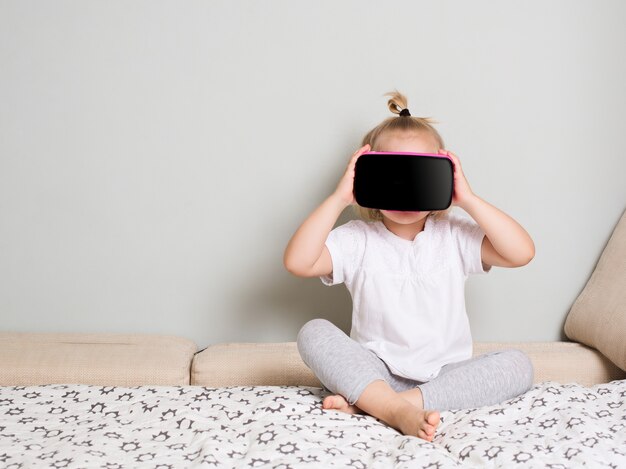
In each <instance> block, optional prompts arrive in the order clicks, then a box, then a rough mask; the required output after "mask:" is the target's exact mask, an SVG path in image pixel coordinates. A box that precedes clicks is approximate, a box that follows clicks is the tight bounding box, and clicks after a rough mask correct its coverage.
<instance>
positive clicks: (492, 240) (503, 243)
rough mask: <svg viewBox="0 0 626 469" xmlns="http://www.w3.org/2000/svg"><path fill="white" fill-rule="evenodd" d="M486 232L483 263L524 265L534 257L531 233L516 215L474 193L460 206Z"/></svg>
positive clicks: (506, 265) (482, 252)
mask: <svg viewBox="0 0 626 469" xmlns="http://www.w3.org/2000/svg"><path fill="white" fill-rule="evenodd" d="M461 208H462V209H463V210H465V211H466V212H467V213H469V214H470V216H471V217H472V218H473V219H474V220H476V223H478V224H479V225H480V227H481V228H482V229H483V231H484V232H485V238H484V239H483V244H482V247H481V257H482V261H483V263H484V264H488V265H496V266H499V267H521V266H523V265H526V264H528V263H529V262H530V261H531V260H532V258H533V257H535V244H534V243H533V240H532V239H531V237H530V235H529V234H528V233H527V232H526V230H525V229H524V228H522V226H521V225H520V224H519V223H517V222H516V221H515V220H514V219H513V218H511V217H510V216H508V215H507V214H506V213H504V212H503V211H501V210H499V209H498V208H496V207H494V206H493V205H491V204H490V203H489V202H487V201H485V200H483V199H481V198H480V197H478V196H477V195H473V196H472V197H470V198H468V200H467V201H466V202H465V203H464V204H463V205H462V206H461Z"/></svg>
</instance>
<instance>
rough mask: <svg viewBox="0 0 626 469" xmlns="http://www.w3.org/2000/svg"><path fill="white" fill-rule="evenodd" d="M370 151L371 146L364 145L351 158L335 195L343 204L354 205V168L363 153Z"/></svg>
mask: <svg viewBox="0 0 626 469" xmlns="http://www.w3.org/2000/svg"><path fill="white" fill-rule="evenodd" d="M368 151H370V145H369V144H367V145H364V146H362V147H361V148H359V149H358V150H357V151H356V152H355V153H354V154H353V155H352V157H351V158H350V162H349V163H348V168H347V169H346V172H345V173H344V175H343V177H342V178H341V180H340V181H339V184H338V185H337V189H335V192H334V194H333V195H335V196H336V197H337V198H339V199H340V200H341V201H342V202H344V203H345V204H346V206H348V205H352V204H353V203H354V202H355V200H354V166H355V165H356V160H358V159H359V156H361V155H362V154H363V153H366V152H368Z"/></svg>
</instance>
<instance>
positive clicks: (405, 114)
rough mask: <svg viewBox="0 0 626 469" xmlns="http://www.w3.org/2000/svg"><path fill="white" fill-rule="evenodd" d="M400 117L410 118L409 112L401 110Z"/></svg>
mask: <svg viewBox="0 0 626 469" xmlns="http://www.w3.org/2000/svg"><path fill="white" fill-rule="evenodd" d="M400 115H401V116H410V115H411V113H410V112H409V110H408V109H402V111H400Z"/></svg>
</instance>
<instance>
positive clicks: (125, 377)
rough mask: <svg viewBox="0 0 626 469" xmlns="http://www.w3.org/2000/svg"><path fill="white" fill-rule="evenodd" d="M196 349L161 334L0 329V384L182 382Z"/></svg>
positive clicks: (191, 344)
mask: <svg viewBox="0 0 626 469" xmlns="http://www.w3.org/2000/svg"><path fill="white" fill-rule="evenodd" d="M196 350H197V346H196V344H195V343H194V342H193V341H191V340H189V339H185V338H182V337H175V336H166V335H122V334H81V333H64V334H57V333H23V332H0V385H2V386H14V385H23V386H26V385H37V384H51V383H78V384H96V385H105V386H140V385H150V384H152V385H186V384H189V372H190V365H191V360H192V357H193V354H194V353H195V352H196Z"/></svg>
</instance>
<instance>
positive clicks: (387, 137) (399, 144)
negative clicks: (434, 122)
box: [376, 130, 439, 153]
mask: <svg viewBox="0 0 626 469" xmlns="http://www.w3.org/2000/svg"><path fill="white" fill-rule="evenodd" d="M438 149H439V145H438V143H437V139H436V138H435V136H434V135H432V134H431V133H430V132H427V131H406V130H392V131H388V132H383V133H381V134H380V135H379V136H378V138H377V139H376V151H408V152H415V153H436V152H437V150H438Z"/></svg>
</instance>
